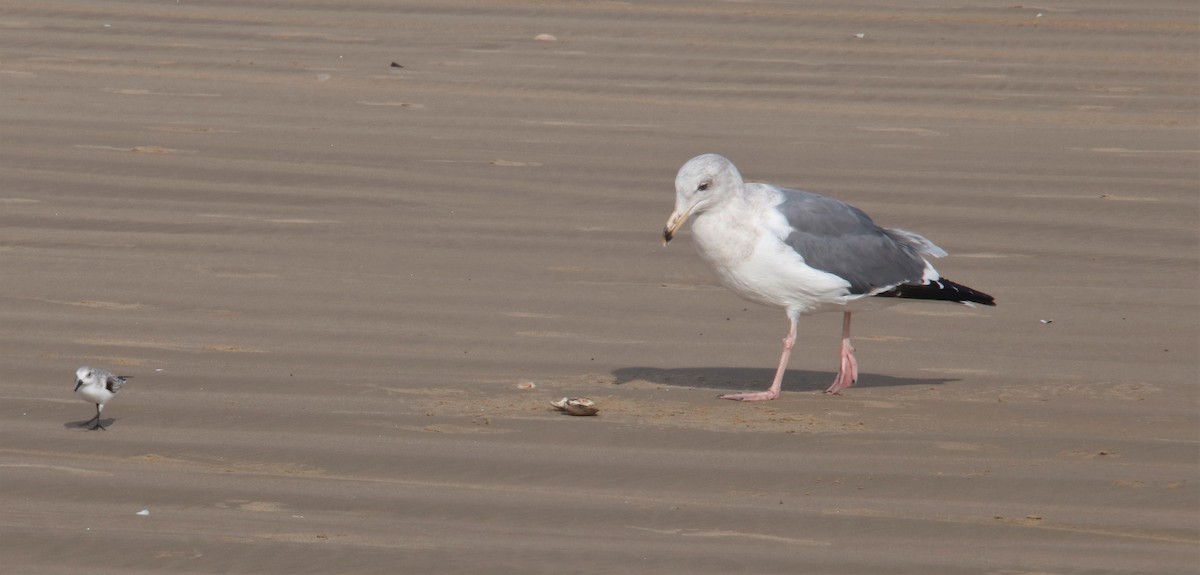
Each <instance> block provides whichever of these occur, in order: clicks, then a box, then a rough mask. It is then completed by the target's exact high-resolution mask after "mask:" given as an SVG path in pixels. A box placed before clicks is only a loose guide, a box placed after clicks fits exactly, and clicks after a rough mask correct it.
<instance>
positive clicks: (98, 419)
mask: <svg viewBox="0 0 1200 575" xmlns="http://www.w3.org/2000/svg"><path fill="white" fill-rule="evenodd" d="M93 421H95V422H96V425H95V426H93V427H92V431H96V430H97V429H102V430H105V431H108V429H107V428H105V427H104V426H103V425H100V404H99V403H97V404H96V417H93V418H91V419H89V420H87V423H84V425H87V424H88V423H91V422H93Z"/></svg>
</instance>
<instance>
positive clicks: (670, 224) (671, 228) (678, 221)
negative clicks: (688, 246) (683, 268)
mask: <svg viewBox="0 0 1200 575" xmlns="http://www.w3.org/2000/svg"><path fill="white" fill-rule="evenodd" d="M690 214H691V211H690V210H689V211H687V212H683V213H679V212H678V211H676V212H674V213H672V214H671V217H669V218H667V226H666V227H664V228H663V245H664V246H665V245H667V242H670V241H671V239H672V238H674V237H675V232H676V231H677V230H678V229H679V227H680V226H682V225H683V222H686V221H687V219H688V215H690Z"/></svg>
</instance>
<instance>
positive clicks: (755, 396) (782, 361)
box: [721, 310, 800, 401]
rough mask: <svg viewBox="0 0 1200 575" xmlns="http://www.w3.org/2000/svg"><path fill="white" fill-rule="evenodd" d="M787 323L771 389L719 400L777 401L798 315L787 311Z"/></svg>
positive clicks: (731, 395)
mask: <svg viewBox="0 0 1200 575" xmlns="http://www.w3.org/2000/svg"><path fill="white" fill-rule="evenodd" d="M788 321H789V322H791V324H792V325H791V328H790V329H789V330H788V334H787V337H785V338H783V355H782V356H780V357H779V369H778V370H776V371H775V381H773V382H771V388H770V389H768V390H766V391H747V392H743V393H726V394H725V395H722V396H721V399H732V400H735V401H766V400H770V399H777V398H778V397H779V392H780V389H781V388H782V387H783V372H785V371H787V365H788V358H789V357H791V355H792V346H793V345H795V344H796V322H798V321H800V314H798V313H793V312H791V311H790V310H789V311H788Z"/></svg>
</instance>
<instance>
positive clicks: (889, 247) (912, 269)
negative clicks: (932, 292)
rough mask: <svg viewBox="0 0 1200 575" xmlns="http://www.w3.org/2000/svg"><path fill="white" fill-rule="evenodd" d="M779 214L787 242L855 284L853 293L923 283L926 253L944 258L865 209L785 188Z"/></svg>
mask: <svg viewBox="0 0 1200 575" xmlns="http://www.w3.org/2000/svg"><path fill="white" fill-rule="evenodd" d="M780 191H781V192H783V195H784V200H783V202H782V203H780V204H779V205H778V206H776V209H777V210H779V211H780V213H782V214H783V215H784V217H786V218H787V222H788V224H790V225H791V227H792V230H793V231H792V233H791V234H789V235H788V237H787V239H786V240H784V241H785V242H786V243H787V245H789V246H791V248H792V249H794V250H796V252H797V253H799V254H800V255H801V257H803V258H804V261H805V263H807V264H808V265H809V266H812V267H813V268H816V269H819V270H821V271H823V272H827V273H831V274H833V275H836V276H838V277H840V278H843V279H845V280H846V281H847V282H850V293H852V294H871V293H876V292H879V291H882V290H886V289H889V288H892V287H895V286H897V285H900V284H904V283H923V281H922V280H923V276H924V274H925V267H926V266H927V265H928V264H927V263H926V262H925V258H923V257H921V254H922V253H927V254H930V255H933V256H938V257H940V256H943V255H945V252H943V251H942V249H941V248H939V247H937V246H936V245H934V244H933V243H932V242H930V241H929V240H927V239H925V238H923V237H921V236H919V235H917V234H914V233H911V232H906V231H904V230H889V229H886V228H881V227H879V226H878V225H876V224H875V222H874V221H872V220H871V217H870V216H868V215H867V214H866V213H864V212H863V211H862V210H860V209H858V208H856V207H854V206H851V205H850V204H847V203H845V202H841V201H838V200H835V199H833V198H828V197H825V196H822V195H819V194H813V193H810V192H801V191H797V190H788V189H782V188H780Z"/></svg>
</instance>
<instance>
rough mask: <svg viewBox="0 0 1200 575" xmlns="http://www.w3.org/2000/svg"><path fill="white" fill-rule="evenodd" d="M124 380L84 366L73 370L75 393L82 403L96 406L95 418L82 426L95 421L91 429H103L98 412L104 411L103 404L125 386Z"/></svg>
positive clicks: (101, 370) (121, 377)
mask: <svg viewBox="0 0 1200 575" xmlns="http://www.w3.org/2000/svg"><path fill="white" fill-rule="evenodd" d="M126 379H127V378H125V377H123V376H119V375H113V374H111V373H109V372H107V371H105V370H103V369H95V368H91V367H88V366H86V365H85V366H83V367H81V368H79V369H77V370H75V393H78V394H79V396H80V397H82V398H83V399H84V401H87V402H88V403H94V404H96V417H93V418H91V419H89V420H87V421H85V422H84V423H83V424H84V425H87V424H89V423H91V422H93V421H95V422H96V425H95V427H92V429H93V430H96V429H105V427H104V426H103V425H100V412H101V411H103V410H104V404H106V403H108V402H109V401H110V400H111V399H112V398H114V397H116V396H117V392H118V391H120V390H121V386H122V385H125V380H126Z"/></svg>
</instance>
